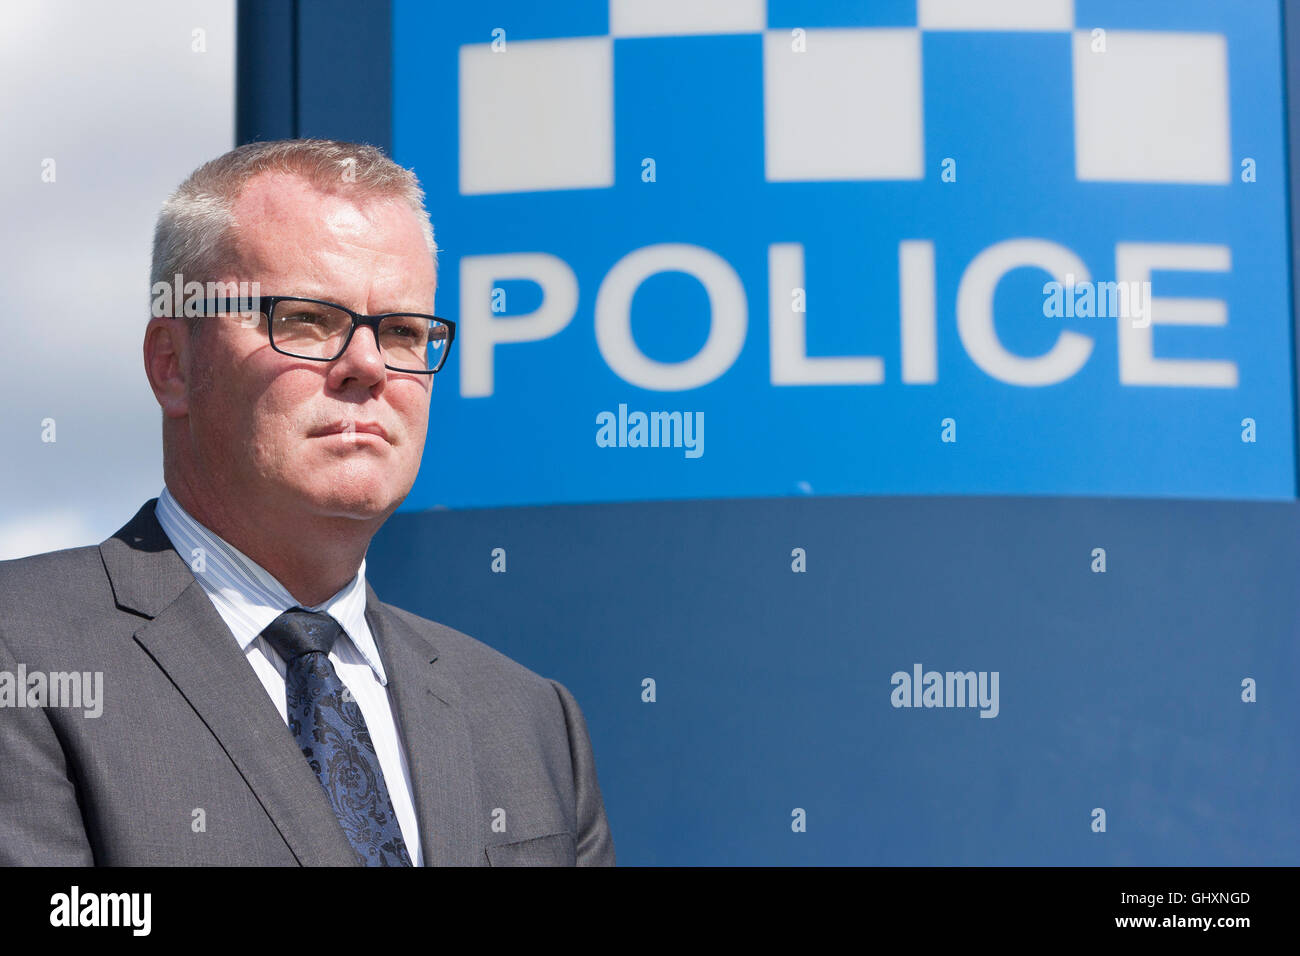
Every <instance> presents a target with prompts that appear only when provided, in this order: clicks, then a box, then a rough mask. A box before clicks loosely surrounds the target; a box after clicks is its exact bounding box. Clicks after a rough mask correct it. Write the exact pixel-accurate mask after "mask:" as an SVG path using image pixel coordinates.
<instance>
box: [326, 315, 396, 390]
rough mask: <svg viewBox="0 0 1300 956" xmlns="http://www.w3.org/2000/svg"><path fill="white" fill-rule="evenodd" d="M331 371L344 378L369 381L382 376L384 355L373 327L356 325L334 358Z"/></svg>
mask: <svg viewBox="0 0 1300 956" xmlns="http://www.w3.org/2000/svg"><path fill="white" fill-rule="evenodd" d="M333 371H335V372H337V373H338V374H340V375H342V376H344V377H346V378H357V379H364V380H367V381H369V382H371V383H373V381H375V380H377V379H381V378H383V377H384V356H383V353H382V352H381V351H380V349H379V342H378V340H377V339H376V338H375V333H374V330H373V329H370V328H368V327H366V326H364V325H359V326H357V328H356V331H354V332H353V333H352V341H351V342H349V343H348V347H347V348H346V349H345V350H344V352H343V354H342V355H340V356H339V357H338V358H337V359H335V361H334V365H333Z"/></svg>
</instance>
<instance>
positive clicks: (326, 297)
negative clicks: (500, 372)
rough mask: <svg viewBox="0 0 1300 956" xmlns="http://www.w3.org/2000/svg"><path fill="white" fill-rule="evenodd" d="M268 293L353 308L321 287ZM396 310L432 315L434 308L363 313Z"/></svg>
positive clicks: (402, 307) (387, 311)
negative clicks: (321, 289)
mask: <svg viewBox="0 0 1300 956" xmlns="http://www.w3.org/2000/svg"><path fill="white" fill-rule="evenodd" d="M266 295H285V296H292V297H294V298H299V299H319V300H320V301H322V302H332V303H334V304H335V305H341V306H344V307H345V308H351V307H350V306H348V304H347V303H346V302H343V301H341V300H339V299H338V298H336V297H334V296H331V295H330V294H329V293H328V292H321V291H320V290H319V288H317V289H314V290H312V291H309V292H303V291H301V289H298V290H297V291H292V292H279V291H275V290H272V291H269V292H267V293H266ZM352 311H354V312H359V311H361V310H360V309H353V310H352ZM395 312H397V313H407V312H412V313H415V314H417V315H432V314H433V309H432V308H430V307H429V305H428V304H414V305H394V306H392V307H391V308H384V309H379V310H377V311H375V312H371V313H364V312H363V313H362V314H369V315H388V314H390V313H395Z"/></svg>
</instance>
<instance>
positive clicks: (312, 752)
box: [262, 607, 411, 866]
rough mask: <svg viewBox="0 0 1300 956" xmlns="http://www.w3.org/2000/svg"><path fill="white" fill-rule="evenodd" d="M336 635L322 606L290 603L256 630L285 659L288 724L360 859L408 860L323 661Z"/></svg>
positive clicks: (355, 723) (372, 765)
mask: <svg viewBox="0 0 1300 956" xmlns="http://www.w3.org/2000/svg"><path fill="white" fill-rule="evenodd" d="M342 633H343V628H342V627H340V626H339V623H338V622H337V621H335V620H334V618H332V617H330V615H328V614H326V613H324V612H323V611H308V610H306V609H305V608H301V607H292V608H289V610H287V611H285V612H284V613H283V614H281V615H280V616H279V617H277V618H276V619H275V620H274V621H272V622H271V623H270V624H269V625H268V626H267V628H266V630H265V631H263V632H262V636H263V637H264V638H266V639H267V641H269V642H270V644H271V646H272V647H274V648H275V650H276V652H277V653H278V654H279V655H280V657H282V658H283V659H284V662H285V675H284V684H285V700H286V702H287V704H288V714H289V730H290V731H291V732H292V733H293V736H294V739H296V740H297V741H298V746H299V747H301V748H302V752H303V756H305V757H306V758H307V762H308V763H310V764H311V768H312V769H313V770H315V771H316V776H317V778H319V779H320V782H321V786H322V787H324V788H325V793H326V795H327V796H328V797H329V799H330V803H331V804H332V805H333V807H334V813H335V814H336V815H337V816H338V818H339V823H341V824H342V825H343V832H344V833H345V834H346V835H347V838H348V842H349V843H351V844H352V848H353V849H354V850H356V853H357V857H358V858H359V859H360V860H361V863H362V865H364V866H410V865H411V857H410V854H408V853H407V851H406V843H405V842H404V841H403V840H402V830H401V827H400V826H399V825H398V823H397V814H396V813H395V812H394V811H393V801H392V799H391V798H390V797H389V796H388V788H387V787H386V786H384V774H383V772H382V771H381V770H380V768H379V758H378V757H377V756H376V755H375V745H374V744H373V743H372V742H371V740H370V731H369V730H367V729H366V721H365V718H364V717H362V716H361V708H360V707H358V706H357V702H356V701H355V700H353V698H352V695H351V694H350V693H348V692H347V688H345V687H344V686H343V682H342V681H341V680H339V675H338V674H337V673H335V671H334V664H333V663H332V662H331V661H330V659H329V652H330V648H331V647H333V646H334V642H335V641H336V640H337V639H338V637H339V635H340V634H342Z"/></svg>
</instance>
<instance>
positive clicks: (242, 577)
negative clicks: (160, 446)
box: [155, 485, 388, 685]
mask: <svg viewBox="0 0 1300 956" xmlns="http://www.w3.org/2000/svg"><path fill="white" fill-rule="evenodd" d="M155 514H156V515H157V518H158V522H159V524H161V525H162V526H163V531H165V532H166V533H167V537H168V538H170V539H171V541H172V544H173V546H174V547H175V548H176V550H177V552H179V554H180V556H181V557H182V558H186V557H187V556H188V559H187V560H188V563H189V565H190V570H192V571H193V572H194V576H195V578H197V579H198V581H199V583H200V584H201V585H202V586H203V588H204V590H205V591H207V592H209V594H216V595H219V596H220V598H221V599H222V600H223V601H224V602H226V603H227V604H229V605H231V606H233V607H236V608H237V609H238V611H239V618H240V620H241V621H242V622H244V623H245V624H246V625H247V626H244V627H239V628H232V633H234V635H235V639H236V640H237V641H238V642H239V647H240V649H241V650H243V651H245V652H247V651H248V645H249V644H251V643H253V641H254V640H256V639H257V636H258V635H259V634H261V633H262V631H264V630H265V629H266V628H267V626H268V625H269V624H270V623H271V622H272V621H274V620H275V619H276V618H277V617H279V616H280V615H281V614H283V613H284V612H285V611H287V610H289V608H291V607H301V606H302V605H301V604H299V603H298V602H297V601H296V600H294V597H293V595H292V594H290V593H289V591H288V589H286V588H285V587H284V585H282V584H281V583H280V582H279V581H277V580H276V579H275V578H274V577H273V576H272V575H271V573H270V572H269V571H267V570H266V569H265V568H263V567H262V566H261V565H259V564H258V563H257V562H256V561H254V560H253V559H252V558H250V557H248V556H247V555H246V554H244V553H243V552H242V551H240V550H239V549H238V548H236V547H235V546H234V545H232V544H230V542H228V541H226V540H225V539H223V538H221V537H219V536H218V535H217V534H215V533H214V532H212V531H211V530H209V529H208V528H206V527H205V526H204V525H202V524H200V523H199V522H198V521H196V520H195V519H194V517H193V516H191V515H190V514H189V512H187V511H186V510H185V509H184V508H182V507H181V505H180V502H178V501H177V500H176V499H175V498H174V497H173V496H172V494H171V492H170V491H168V490H167V486H166V485H164V486H163V490H162V492H161V493H160V494H159V495H158V504H157V506H156V507H155ZM307 610H309V611H324V612H326V613H327V614H329V615H330V616H331V617H333V618H334V620H336V621H337V622H338V623H339V626H340V627H342V628H343V630H344V632H345V633H346V634H347V636H348V638H349V639H350V640H351V641H352V644H353V645H354V646H355V647H356V649H357V650H358V651H360V652H361V656H362V657H364V658H365V661H366V663H367V664H369V665H370V669H371V670H372V671H374V673H375V677H376V678H377V679H378V680H379V683H380V684H383V685H387V683H388V678H387V676H386V675H385V674H384V666H383V663H382V662H381V661H380V659H379V649H378V648H377V647H376V646H375V641H374V636H373V635H372V634H371V632H370V627H369V625H368V624H367V623H366V617H365V615H366V561H365V558H362V559H361V566H360V567H359V568H358V569H357V573H356V575H355V576H354V577H353V578H352V580H351V581H349V582H348V583H347V584H345V585H344V586H343V587H342V588H341V589H340V590H339V591H338V593H337V594H335V595H334V596H333V597H331V598H329V599H328V600H326V601H323V602H322V603H320V604H317V605H315V606H313V607H309V608H307Z"/></svg>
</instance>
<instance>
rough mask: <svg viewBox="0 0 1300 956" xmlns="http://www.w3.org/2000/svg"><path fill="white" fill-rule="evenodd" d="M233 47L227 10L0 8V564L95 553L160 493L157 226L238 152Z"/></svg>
mask: <svg viewBox="0 0 1300 956" xmlns="http://www.w3.org/2000/svg"><path fill="white" fill-rule="evenodd" d="M196 31H201V32H196ZM234 39H235V3H234V0H127V2H122V3H114V4H101V3H90V2H85V0H81V2H76V0H5V2H4V4H3V5H0V128H2V129H3V130H4V134H5V136H4V138H5V147H4V149H3V150H0V210H3V213H4V220H5V222H4V226H3V228H0V259H2V260H3V262H4V270H3V279H2V280H0V330H3V345H4V347H3V351H2V353H0V354H2V355H3V359H4V362H5V365H6V368H5V370H4V375H3V386H0V388H2V389H3V404H2V405H0V407H2V408H3V415H0V449H3V451H2V452H0V560H3V559H7V558H16V557H22V556H25V555H29V554H36V553H39V552H42V551H53V550H57V549H60V548H69V547H77V546H81V545H89V544H98V543H99V542H101V541H103V540H104V539H106V538H108V537H110V536H111V535H112V534H113V533H114V532H115V531H116V530H117V529H118V528H120V527H121V526H122V525H124V524H126V522H127V521H128V520H129V519H130V518H131V517H132V516H133V515H134V514H135V512H136V511H137V510H138V509H139V507H140V506H141V505H142V504H144V502H145V501H147V500H148V499H149V498H151V497H154V496H155V495H157V494H158V492H159V491H160V490H161V488H162V436H161V414H160V412H159V410H158V405H157V402H156V401H155V400H154V397H153V393H152V392H151V391H150V389H149V385H148V382H147V380H146V378H145V375H144V367H143V360H142V344H143V335H144V328H145V324H146V322H147V321H148V318H149V256H150V244H151V241H152V237H153V227H154V219H155V217H156V216H157V213H158V209H159V207H160V206H161V204H162V202H163V201H164V200H165V199H166V198H167V196H168V194H169V193H170V192H171V191H172V190H173V189H175V187H176V186H177V185H179V183H180V182H181V180H183V179H184V178H185V177H186V176H187V175H189V173H190V172H191V171H193V170H194V169H195V168H196V167H197V166H199V165H201V164H202V163H204V162H206V161H207V160H209V159H212V158H214V157H216V156H218V155H220V154H221V153H223V152H225V151H226V150H228V149H230V148H231V147H232V146H233V145H234V122H235V117H234V68H235V57H234ZM197 47H202V49H201V50H200V49H196V48H197ZM49 160H53V164H52V166H51V164H50V163H49ZM51 169H52V171H53V181H52V182H46V181H43V178H49V170H51ZM50 420H52V424H53V427H52V428H51V426H50ZM48 438H53V441H48V440H45V439H48Z"/></svg>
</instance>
